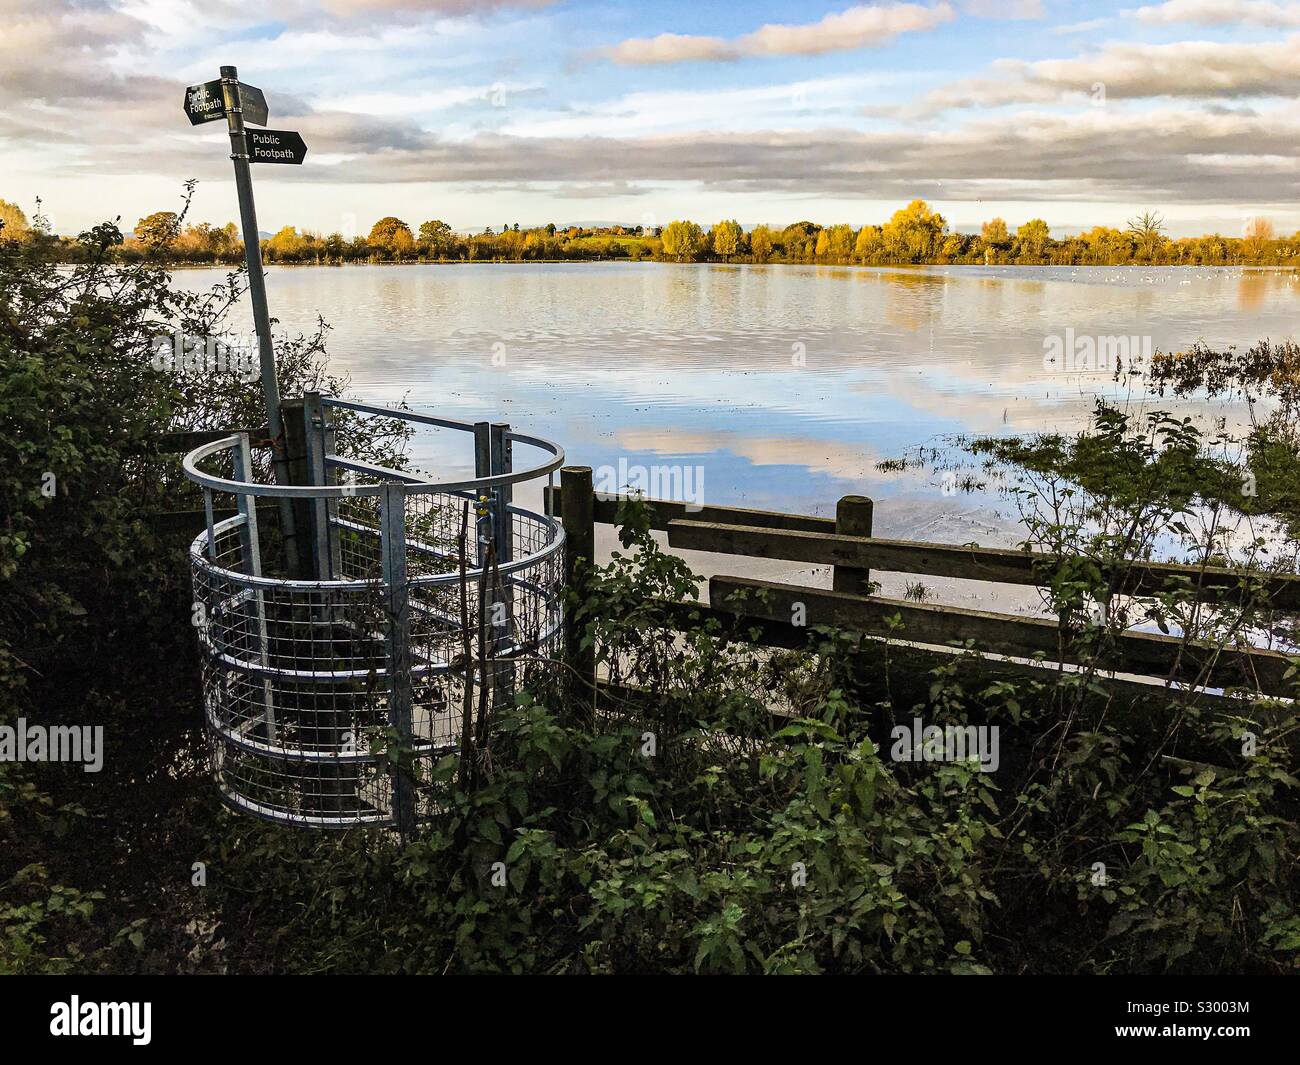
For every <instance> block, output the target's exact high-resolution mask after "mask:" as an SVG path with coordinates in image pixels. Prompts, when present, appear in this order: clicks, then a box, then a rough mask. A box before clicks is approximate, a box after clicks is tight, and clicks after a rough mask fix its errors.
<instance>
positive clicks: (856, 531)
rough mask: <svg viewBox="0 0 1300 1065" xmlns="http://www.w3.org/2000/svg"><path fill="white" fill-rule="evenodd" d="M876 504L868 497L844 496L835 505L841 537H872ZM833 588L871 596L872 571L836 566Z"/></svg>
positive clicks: (836, 521)
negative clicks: (872, 521)
mask: <svg viewBox="0 0 1300 1065" xmlns="http://www.w3.org/2000/svg"><path fill="white" fill-rule="evenodd" d="M874 511H875V504H874V503H872V502H871V500H870V499H868V498H867V497H866V496H843V497H841V499H840V501H839V502H838V503H837V504H836V505H835V532H836V533H837V534H838V535H840V536H870V535H871V517H872V514H873V513H874ZM831 581H832V584H831V587H832V588H834V589H835V591H837V592H852V593H854V594H855V595H870V594H871V570H869V569H865V568H863V569H858V568H856V567H853V566H836V567H834V570H833V576H832V578H831Z"/></svg>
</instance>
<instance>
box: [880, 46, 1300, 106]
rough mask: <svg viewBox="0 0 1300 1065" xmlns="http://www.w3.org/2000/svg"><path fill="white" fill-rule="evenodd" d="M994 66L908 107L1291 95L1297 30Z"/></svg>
mask: <svg viewBox="0 0 1300 1065" xmlns="http://www.w3.org/2000/svg"><path fill="white" fill-rule="evenodd" d="M994 68H995V69H997V70H1000V71H1002V72H1003V74H1004V77H1002V78H972V79H968V80H966V81H959V82H954V83H952V84H950V85H946V86H943V87H941V88H939V89H935V90H933V91H931V92H929V93H927V94H926V95H925V96H924V97H922V98H921V100H920V102H919V104H918V105H917V107H916V108H915V109H913V110H912V111H911V113H912V114H914V115H927V114H934V113H936V112H939V111H946V110H952V109H958V108H970V107H1000V106H1004V105H1006V104H1014V103H1052V102H1056V103H1068V102H1082V101H1081V99H1077V98H1079V97H1080V94H1082V95H1085V96H1088V97H1091V98H1093V99H1097V100H1125V99H1147V98H1153V97H1161V96H1172V97H1185V98H1192V99H1206V100H1223V99H1224V98H1225V97H1227V98H1242V97H1254V96H1261V97H1271V96H1294V95H1296V94H1297V92H1300V36H1297V37H1291V38H1289V39H1287V40H1282V41H1271V42H1266V43H1258V44H1235V43H1223V42H1217V41H1182V42H1178V43H1175V44H1127V43H1116V44H1109V45H1107V46H1106V47H1105V48H1103V49H1101V50H1100V51H1097V52H1093V53H1091V54H1088V55H1083V56H1080V57H1079V58H1077V59H1046V60H1040V61H1038V62H1034V63H1024V62H1020V61H1017V60H999V61H998V62H997V63H995V64H994ZM876 113H879V112H876Z"/></svg>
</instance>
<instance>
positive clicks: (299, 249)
mask: <svg viewBox="0 0 1300 1065" xmlns="http://www.w3.org/2000/svg"><path fill="white" fill-rule="evenodd" d="M306 247H307V240H306V238H305V237H304V236H303V235H302V234H301V233H299V232H298V227H297V226H285V227H284V228H283V229H281V230H279V231H278V232H277V233H276V234H275V235H274V236H273V237H272V238H271V239H270V240H268V241H267V242H266V250H267V252H268V253H269V255H270V256H271V257H272V258H274V259H280V260H282V261H284V260H292V259H296V258H298V257H299V256H300V255H302V253H303V251H304V250H305V249H306Z"/></svg>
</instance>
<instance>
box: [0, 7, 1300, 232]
mask: <svg viewBox="0 0 1300 1065" xmlns="http://www.w3.org/2000/svg"><path fill="white" fill-rule="evenodd" d="M4 18H5V24H6V29H7V32H6V33H5V34H4V35H3V37H0V87H3V88H4V91H5V96H6V99H7V100H8V101H12V103H11V104H10V105H9V106H7V108H6V111H5V113H4V115H3V116H0V148H3V150H4V154H5V159H6V165H5V167H4V170H3V172H0V197H3V198H5V199H8V200H12V201H17V202H19V203H20V204H21V205H23V206H24V208H27V209H30V207H31V205H32V202H33V200H34V198H35V197H36V196H38V195H39V196H41V197H42V198H43V200H44V202H45V205H46V213H47V214H48V215H49V216H50V218H51V220H52V221H53V223H54V226H55V228H57V229H59V230H60V231H64V232H71V231H75V230H76V229H78V228H81V227H84V226H87V225H90V224H92V223H94V222H95V221H98V220H99V219H100V218H102V217H104V216H112V215H115V214H120V215H121V216H122V218H123V221H124V223H125V225H126V226H127V227H128V228H129V227H130V226H131V225H133V224H134V222H135V220H136V219H137V218H138V217H140V216H141V215H142V214H145V213H148V212H149V211H151V210H156V209H160V208H164V207H171V206H174V205H175V204H176V202H177V200H178V196H179V190H180V186H181V183H182V182H183V181H184V180H185V179H186V178H189V177H194V178H197V179H199V182H200V184H199V190H198V194H197V196H196V200H195V206H194V218H195V219H196V220H210V221H215V222H224V221H226V220H227V219H229V218H231V217H233V215H234V213H235V205H234V194H233V188H232V183H231V180H230V173H229V161H228V159H227V157H226V143H227V142H226V140H225V138H224V136H223V134H222V133H221V130H220V126H219V124H215V123H214V124H212V125H208V126H205V127H197V128H193V129H192V128H191V127H190V126H189V125H188V123H187V122H186V121H185V118H184V116H183V114H182V113H181V107H180V102H181V97H182V91H183V88H184V86H185V85H186V84H188V83H191V82H197V81H202V80H207V79H210V78H212V77H215V76H216V74H217V68H218V67H219V66H220V65H221V64H222V63H232V62H233V63H237V64H238V65H239V68H240V72H241V75H242V77H243V78H244V79H245V80H247V81H249V82H251V83H253V84H256V85H259V86H261V87H262V88H263V89H264V90H265V92H266V95H267V99H268V101H269V103H270V107H271V122H270V124H271V126H272V127H273V128H289V129H297V130H299V131H300V132H301V133H302V135H303V137H304V139H305V140H306V141H307V143H308V145H309V146H310V153H309V155H308V159H307V163H306V164H305V165H304V166H302V167H299V168H289V167H270V166H267V167H261V168H258V170H257V172H256V177H257V182H258V202H259V209H260V216H261V217H260V222H261V228H263V229H275V228H278V227H279V226H281V225H286V224H297V225H299V226H301V227H305V228H309V229H313V230H318V231H324V232H331V231H336V230H337V231H342V232H345V233H350V232H362V233H364V232H366V231H368V229H369V227H370V225H371V223H373V221H374V220H375V219H376V218H378V217H380V216H381V215H385V214H397V215H398V216H400V217H402V218H404V219H405V220H407V221H408V222H410V223H411V224H412V225H418V224H419V223H420V222H421V221H424V220H426V219H429V218H435V217H436V218H442V219H444V220H446V221H448V222H450V223H451V224H452V225H453V226H454V227H456V228H458V229H481V228H482V227H484V226H488V225H490V226H493V227H494V228H495V227H499V226H500V225H501V224H503V223H507V222H510V223H513V222H516V221H518V222H520V223H521V224H524V225H529V224H540V223H544V222H547V221H555V222H557V223H564V222H569V221H593V220H618V221H625V222H632V223H644V224H663V223H665V222H667V221H670V220H671V219H673V218H678V217H691V218H694V219H696V220H698V221H700V222H702V223H710V222H713V221H716V220H717V219H719V218H723V217H734V218H737V219H739V220H740V221H741V222H742V223H743V224H745V225H753V224H756V223H759V222H768V223H776V224H783V223H787V222H790V221H794V220H796V219H799V218H811V219H813V220H815V221H819V222H823V223H830V222H837V221H846V222H852V223H854V224H862V223H864V222H867V221H879V220H881V219H883V218H885V217H888V215H889V213H890V212H892V211H893V210H894V209H896V208H897V207H898V206H900V205H901V204H902V203H905V202H906V201H907V200H908V199H910V198H913V197H917V196H920V197H923V198H925V199H927V200H928V201H930V202H931V203H932V204H934V205H936V206H938V208H939V209H940V210H941V211H942V212H943V213H944V215H945V217H947V218H948V219H949V221H950V223H951V224H952V225H953V226H954V227H957V228H963V229H971V228H975V227H977V226H978V225H979V223H980V222H981V221H983V220H984V219H986V218H989V217H992V216H994V215H1001V216H1003V217H1005V218H1006V219H1007V220H1008V221H1009V222H1011V223H1012V224H1013V225H1014V224H1017V223H1019V222H1022V221H1024V220H1026V219H1027V218H1030V217H1034V216H1040V217H1043V218H1045V219H1046V220H1047V221H1048V222H1049V224H1050V225H1051V226H1052V227H1053V231H1054V232H1055V233H1057V234H1058V235H1060V234H1062V233H1065V232H1069V231H1072V230H1076V229H1078V228H1080V227H1083V226H1086V225H1089V224H1092V223H1095V222H1105V223H1108V224H1117V225H1122V224H1123V223H1124V221H1125V220H1126V219H1127V218H1128V217H1131V216H1132V215H1133V214H1134V213H1135V212H1137V211H1138V210H1143V209H1146V208H1154V209H1157V210H1159V211H1160V212H1161V213H1162V214H1163V215H1164V216H1165V217H1166V218H1167V220H1168V222H1169V226H1170V230H1171V232H1173V233H1175V234H1183V233H1200V232H1208V231H1220V232H1224V233H1238V232H1240V231H1241V229H1242V227H1243V226H1244V224H1245V222H1246V220H1247V219H1249V218H1251V217H1254V216H1257V215H1265V216H1268V217H1270V218H1272V219H1273V220H1274V222H1275V223H1276V224H1277V226H1278V228H1279V230H1281V231H1284V232H1290V231H1292V230H1295V229H1297V228H1300V209H1297V206H1296V198H1297V197H1296V192H1297V178H1296V172H1297V170H1296V164H1297V158H1296V156H1297V152H1298V151H1300V139H1298V138H1297V137H1296V133H1297V132H1300V131H1298V130H1297V126H1298V125H1300V118H1298V117H1297V115H1296V109H1295V96H1296V94H1297V92H1298V91H1300V3H1297V2H1292V0H1168V2H1163V3H1154V4H1148V5H1141V4H1132V3H1130V4H1097V3H1088V4H1083V3H1070V2H1063V0H1060V2H1058V0H948V2H939V3H930V2H918V3H906V2H903V3H879V4H859V5H853V4H848V3H812V2H803V3H790V2H776V0H766V2H757V3H748V4H744V5H739V4H709V3H683V2H676V0H673V2H658V3H656V2H642V3H628V2H601V3H596V2H591V0H568V2H566V0H550V2H548V0H514V2H511V0H284V2H281V3H276V4H270V3H264V4H261V5H257V4H250V3H248V2H247V0H202V2H193V3H191V2H190V0H48V2H42V3H36V2H31V0H17V3H16V4H15V3H14V2H13V0H10V3H8V4H7V5H6V15H5V16H4Z"/></svg>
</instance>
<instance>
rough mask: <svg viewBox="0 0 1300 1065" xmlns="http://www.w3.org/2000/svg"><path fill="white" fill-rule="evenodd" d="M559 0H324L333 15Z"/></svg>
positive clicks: (478, 10) (487, 8)
mask: <svg viewBox="0 0 1300 1065" xmlns="http://www.w3.org/2000/svg"><path fill="white" fill-rule="evenodd" d="M555 2H556V0H323V3H322V6H323V7H324V8H325V10H326V11H328V12H330V14H333V15H344V16H347V15H373V14H378V13H402V14H431V15H448V16H453V17H455V16H463V15H481V14H490V13H491V12H494V11H500V10H503V9H505V8H543V7H550V6H551V5H552V4H554V3H555Z"/></svg>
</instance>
